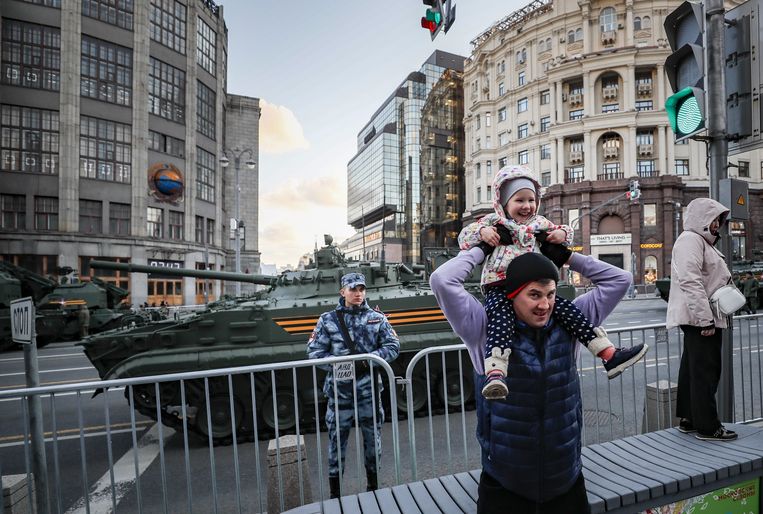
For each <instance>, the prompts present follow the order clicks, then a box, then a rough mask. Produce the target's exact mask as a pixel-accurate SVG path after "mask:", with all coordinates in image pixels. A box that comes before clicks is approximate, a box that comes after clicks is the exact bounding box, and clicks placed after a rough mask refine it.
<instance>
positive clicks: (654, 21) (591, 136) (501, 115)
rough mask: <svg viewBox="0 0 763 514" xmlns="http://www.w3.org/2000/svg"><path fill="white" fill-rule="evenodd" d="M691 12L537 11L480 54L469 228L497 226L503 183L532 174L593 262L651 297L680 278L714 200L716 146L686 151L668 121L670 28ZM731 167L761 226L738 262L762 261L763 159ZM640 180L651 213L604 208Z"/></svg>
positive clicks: (637, 8) (747, 236)
mask: <svg viewBox="0 0 763 514" xmlns="http://www.w3.org/2000/svg"><path fill="white" fill-rule="evenodd" d="M678 4H679V2H678V1H677V0H675V1H674V0H671V1H670V2H668V3H662V4H655V3H654V2H638V3H637V2H632V1H630V0H604V1H590V0H581V1H579V2H578V1H570V0H567V1H564V0H562V1H552V0H537V1H535V2H532V3H531V4H529V5H527V6H526V7H525V8H523V9H521V10H519V11H517V12H514V13H512V14H510V15H509V16H507V17H506V18H504V19H502V20H500V21H499V22H497V23H495V24H494V25H492V26H491V27H490V28H488V29H487V30H486V31H484V32H483V33H482V34H480V35H479V36H477V37H476V38H475V39H474V40H473V41H472V45H473V52H472V55H471V56H470V57H469V59H468V60H467V63H466V66H465V72H464V84H465V102H466V106H465V110H466V119H465V130H466V145H467V152H466V210H465V213H464V218H465V220H464V221H465V222H468V221H470V220H473V219H475V218H477V217H479V216H482V215H484V214H485V213H488V212H492V210H493V209H492V205H491V202H492V192H491V190H490V187H491V182H492V179H493V177H494V176H495V173H496V171H497V170H498V169H500V168H501V167H502V166H503V165H504V164H506V163H520V164H526V165H528V166H529V167H530V168H531V169H532V170H534V171H535V173H536V174H537V178H538V180H539V181H540V182H541V184H542V185H543V186H544V188H545V190H544V198H543V201H542V208H541V212H543V213H544V214H545V215H546V216H547V217H548V218H550V219H552V220H554V221H556V222H557V223H561V222H564V223H571V224H572V225H573V226H574V228H575V229H576V233H577V234H576V246H577V247H578V249H579V250H581V251H583V252H585V253H590V254H592V255H596V256H598V257H599V258H600V259H603V260H608V261H610V262H612V263H614V264H617V265H619V266H621V267H623V268H625V269H628V270H630V271H632V272H633V273H634V277H635V281H636V282H637V283H642V282H644V281H653V280H654V278H655V277H662V276H666V275H669V274H670V255H671V251H672V247H673V242H674V240H675V238H676V237H677V234H678V232H679V231H680V226H681V223H682V219H683V218H682V215H683V209H684V208H685V206H686V204H687V203H689V201H691V200H692V199H693V198H696V197H700V196H707V195H708V186H709V180H708V174H707V166H706V152H705V147H704V145H703V144H702V143H698V142H694V141H691V142H688V143H685V144H677V143H675V142H674V136H673V133H672V131H671V129H670V126H669V124H668V119H667V116H666V114H665V110H664V103H665V99H666V98H667V96H668V95H669V94H670V86H669V84H668V82H667V80H666V77H665V73H664V69H663V65H664V62H665V58H666V57H667V56H668V55H669V53H670V48H669V46H668V44H667V40H666V38H665V34H664V29H663V22H664V19H665V16H666V15H667V14H668V13H669V12H671V11H672V10H673V9H674V8H675V7H677V6H678ZM731 161H732V162H734V163H735V164H737V165H738V166H739V167H738V168H732V171H731V173H730V175H731V176H734V175H736V176H738V177H739V178H742V179H744V180H749V182H750V203H751V205H750V220H749V221H748V222H744V223H743V222H737V223H733V224H732V234H733V239H734V248H735V254H736V256H737V257H739V258H746V259H752V258H758V259H760V255H761V253H763V231H762V230H761V227H760V226H756V220H760V219H763V184H762V183H761V168H762V167H763V162H762V161H761V154H760V153H759V152H758V151H755V152H751V153H749V154H745V155H740V156H735V157H733V158H732V159H731ZM734 170H735V171H736V173H735V172H734ZM634 179H635V180H638V181H639V184H640V187H641V191H642V196H641V198H640V199H639V200H638V201H637V202H630V201H628V200H627V199H626V198H622V199H621V200H619V201H614V202H612V203H611V204H607V205H605V206H603V205H604V204H605V203H606V202H608V201H609V200H611V199H612V198H614V197H616V196H618V195H620V194H622V193H625V192H626V191H627V190H628V184H629V181H630V180H634ZM602 206H603V207H602Z"/></svg>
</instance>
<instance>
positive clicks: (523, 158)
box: [517, 150, 530, 164]
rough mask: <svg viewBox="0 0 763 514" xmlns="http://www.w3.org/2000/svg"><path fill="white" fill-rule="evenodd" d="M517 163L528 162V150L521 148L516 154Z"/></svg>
mask: <svg viewBox="0 0 763 514" xmlns="http://www.w3.org/2000/svg"><path fill="white" fill-rule="evenodd" d="M517 157H518V159H517V160H518V161H519V164H527V163H529V162H530V152H529V151H528V150H522V151H520V152H519V153H518V154H517Z"/></svg>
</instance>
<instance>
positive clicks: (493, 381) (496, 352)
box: [482, 347, 511, 400]
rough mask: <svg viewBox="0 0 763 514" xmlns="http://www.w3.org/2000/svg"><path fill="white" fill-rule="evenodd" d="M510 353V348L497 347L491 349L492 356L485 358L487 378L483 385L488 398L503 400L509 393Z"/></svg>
mask: <svg viewBox="0 0 763 514" xmlns="http://www.w3.org/2000/svg"><path fill="white" fill-rule="evenodd" d="M509 355H511V350H510V349H509V348H506V349H505V350H501V349H500V348H498V347H495V348H493V349H491V350H490V357H488V358H487V359H485V374H486V375H487V380H485V385H484V386H483V387H482V396H483V397H484V398H485V399H486V400H502V399H504V398H506V395H508V394H509V388H508V387H506V380H505V379H506V373H507V372H508V368H509Z"/></svg>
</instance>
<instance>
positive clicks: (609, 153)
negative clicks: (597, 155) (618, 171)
mask: <svg viewBox="0 0 763 514" xmlns="http://www.w3.org/2000/svg"><path fill="white" fill-rule="evenodd" d="M619 154H620V149H619V148H617V147H614V146H609V147H604V159H617V156H618V155H619Z"/></svg>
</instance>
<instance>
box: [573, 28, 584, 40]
mask: <svg viewBox="0 0 763 514" xmlns="http://www.w3.org/2000/svg"><path fill="white" fill-rule="evenodd" d="M575 41H583V29H581V28H577V29H575Z"/></svg>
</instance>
